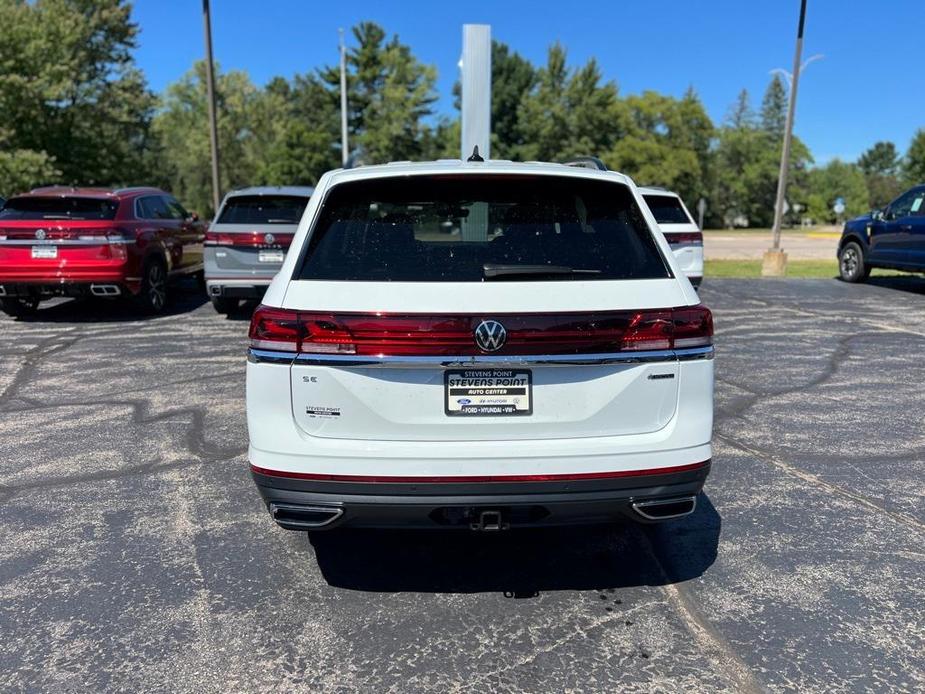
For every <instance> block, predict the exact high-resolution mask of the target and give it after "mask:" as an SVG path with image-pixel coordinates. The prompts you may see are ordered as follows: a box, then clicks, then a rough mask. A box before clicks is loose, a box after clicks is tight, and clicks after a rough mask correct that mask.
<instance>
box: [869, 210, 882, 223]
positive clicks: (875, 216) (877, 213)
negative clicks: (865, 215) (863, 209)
mask: <svg viewBox="0 0 925 694" xmlns="http://www.w3.org/2000/svg"><path fill="white" fill-rule="evenodd" d="M870 218H871V220H873V221H875V222H879V221H882V220H883V210H871V212H870Z"/></svg>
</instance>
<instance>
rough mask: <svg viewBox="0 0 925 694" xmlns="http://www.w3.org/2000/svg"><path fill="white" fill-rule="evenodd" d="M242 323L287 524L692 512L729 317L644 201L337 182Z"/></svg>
mask: <svg viewBox="0 0 925 694" xmlns="http://www.w3.org/2000/svg"><path fill="white" fill-rule="evenodd" d="M316 196H318V199H320V200H321V201H322V203H321V204H320V205H319V206H318V207H317V208H315V209H314V210H313V211H312V213H311V214H306V218H305V219H304V220H303V222H302V225H301V226H300V227H299V230H298V232H297V234H296V238H295V240H294V242H293V246H292V249H291V252H290V253H289V255H288V256H287V258H286V261H285V262H284V263H283V267H282V269H281V270H280V272H279V274H278V275H277V276H276V278H275V279H274V280H273V282H272V284H271V285H270V288H269V289H268V291H267V294H266V295H265V296H264V299H263V305H262V306H260V307H259V308H258V309H257V311H256V312H255V314H254V316H253V319H252V322H251V327H250V350H249V356H248V365H247V421H248V432H249V436H250V449H249V457H250V463H251V471H252V473H253V477H254V479H255V481H256V483H257V486H258V488H259V490H260V493H261V494H262V496H263V498H264V500H265V502H266V504H267V507H268V509H269V510H270V513H271V514H272V516H273V518H274V520H275V521H276V522H277V523H278V524H279V525H281V526H282V527H284V528H290V529H300V530H304V529H318V528H334V527H339V526H375V527H382V526H387V527H389V526H415V527H431V528H439V527H447V528H451V527H455V528H472V529H475V530H500V529H504V528H508V527H515V526H541V525H556V524H566V523H594V522H601V521H610V520H614V519H616V518H617V517H620V516H621V515H626V516H629V517H631V518H634V519H636V520H639V521H642V522H651V521H659V520H666V519H669V518H676V517H679V516H684V515H686V514H689V513H691V512H692V511H693V510H694V508H695V505H696V498H697V494H698V492H699V491H700V489H701V487H702V486H703V483H704V480H705V479H706V476H707V474H708V471H709V468H710V459H711V432H712V420H713V361H712V359H713V322H712V315H711V313H710V311H709V309H707V308H706V307H704V306H703V305H701V304H700V301H699V298H698V297H697V294H696V292H695V291H694V290H693V288H692V287H691V284H690V282H688V281H687V280H686V279H685V278H684V276H683V274H682V272H681V269H680V268H679V266H678V263H677V260H676V259H675V257H674V256H673V255H672V253H671V250H670V248H669V247H668V245H667V243H665V241H664V239H663V238H662V235H661V234H659V233H658V231H657V229H655V228H654V225H653V226H650V224H649V222H647V215H645V214H644V213H643V208H642V205H644V203H643V201H642V198H641V196H639V194H638V193H637V191H636V189H635V186H634V185H633V183H632V181H630V180H629V179H628V178H626V177H625V176H622V175H620V174H618V173H615V172H601V171H591V170H588V169H578V168H574V167H568V166H563V165H559V164H535V163H531V164H515V163H511V162H473V163H464V162H434V163H429V164H427V163H421V164H402V163H396V164H392V165H385V166H372V167H362V168H358V169H353V170H341V171H336V172H331V173H329V174H326V175H325V176H324V177H323V178H322V180H321V181H320V182H319V184H318V187H317V192H316Z"/></svg>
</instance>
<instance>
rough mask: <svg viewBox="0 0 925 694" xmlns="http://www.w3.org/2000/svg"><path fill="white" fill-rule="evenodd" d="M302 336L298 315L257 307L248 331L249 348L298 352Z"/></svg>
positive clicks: (266, 307) (283, 310)
mask: <svg viewBox="0 0 925 694" xmlns="http://www.w3.org/2000/svg"><path fill="white" fill-rule="evenodd" d="M302 336H303V330H302V326H301V324H300V322H299V314H298V313H296V312H295V311H287V310H286V309H281V308H270V307H268V306H259V307H257V310H256V311H254V316H253V317H252V318H251V327H250V330H249V331H248V337H250V345H251V347H255V348H258V349H261V348H262V349H278V350H283V351H286V352H298V351H299V349H300V348H301V347H302Z"/></svg>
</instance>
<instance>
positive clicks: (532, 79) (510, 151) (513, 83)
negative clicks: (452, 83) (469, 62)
mask: <svg viewBox="0 0 925 694" xmlns="http://www.w3.org/2000/svg"><path fill="white" fill-rule="evenodd" d="M536 80H537V74H536V70H535V69H534V67H533V64H532V63H530V61H529V60H526V59H525V58H522V57H521V56H520V55H519V54H518V53H512V52H511V51H510V49H508V47H507V45H505V44H503V43H501V42H499V41H492V43H491V142H492V145H491V147H492V157H494V158H495V159H507V158H510V157H511V156H513V155H515V154H516V153H517V152H518V150H520V149H522V148H523V145H524V139H523V131H522V129H521V127H520V106H521V104H522V103H523V101H524V98H525V97H526V96H527V94H529V93H530V91H531V90H532V89H533V87H534V85H535V84H536ZM457 88H458V86H457V87H454V89H457ZM457 108H458V105H457ZM457 144H458V143H457Z"/></svg>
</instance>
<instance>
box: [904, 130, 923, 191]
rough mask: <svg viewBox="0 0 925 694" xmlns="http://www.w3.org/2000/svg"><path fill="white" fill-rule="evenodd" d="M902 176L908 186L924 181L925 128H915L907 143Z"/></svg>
mask: <svg viewBox="0 0 925 694" xmlns="http://www.w3.org/2000/svg"><path fill="white" fill-rule="evenodd" d="M903 177H904V178H905V182H906V185H909V186H916V185H919V184H921V183H925V128H921V129H919V130H917V131H916V133H915V136H914V137H913V138H912V142H911V143H910V144H909V149H908V151H907V152H906V159H905V161H904V162H903Z"/></svg>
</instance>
